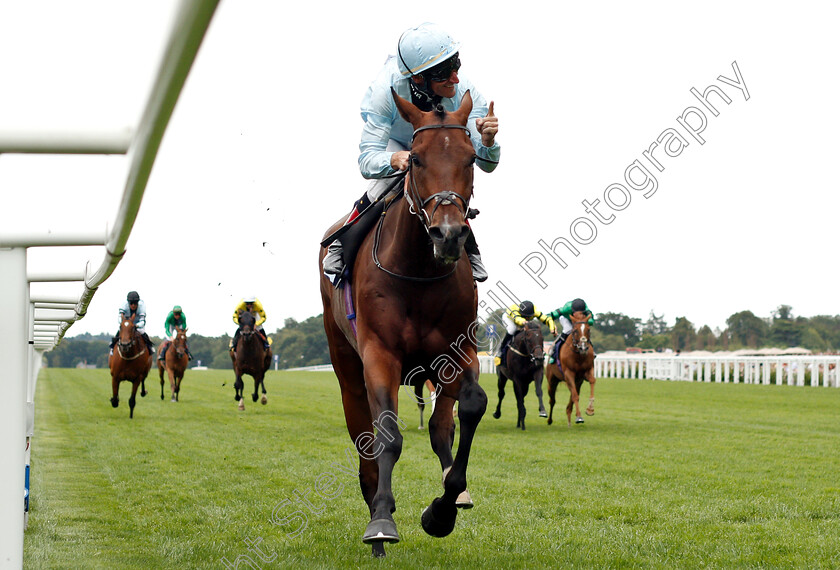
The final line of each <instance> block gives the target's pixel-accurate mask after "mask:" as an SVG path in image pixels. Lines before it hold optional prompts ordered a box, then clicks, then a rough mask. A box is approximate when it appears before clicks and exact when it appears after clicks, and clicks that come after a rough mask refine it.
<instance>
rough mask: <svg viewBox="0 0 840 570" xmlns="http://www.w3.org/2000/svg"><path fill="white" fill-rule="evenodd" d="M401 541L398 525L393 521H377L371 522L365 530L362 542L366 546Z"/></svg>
mask: <svg viewBox="0 0 840 570" xmlns="http://www.w3.org/2000/svg"><path fill="white" fill-rule="evenodd" d="M399 541H400V535H399V534H397V524H396V523H395V522H394V521H393V520H391V519H376V520H375V521H370V522H369V523H368V525H367V528H366V529H365V534H364V536H362V542H364V543H365V544H372V543H376V542H399ZM383 553H384V549H383Z"/></svg>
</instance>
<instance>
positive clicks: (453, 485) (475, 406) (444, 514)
mask: <svg viewBox="0 0 840 570" xmlns="http://www.w3.org/2000/svg"><path fill="white" fill-rule="evenodd" d="M473 357H474V358H476V357H475V355H473ZM440 403H441V406H438V407H439V408H440V407H443V405H444V404H446V402H445V401H441V402H440ZM485 411H487V394H485V393H484V390H483V389H482V388H481V386H480V385H479V383H478V370H477V369H473V368H468V369H466V370H465V371H464V374H463V376H462V377H461V386H460V391H459V394H458V420H459V422H460V424H461V425H460V431H461V438H460V440H459V442H458V452H457V453H456V454H455V461H454V462H453V463H452V468H451V469H450V470H449V472H448V473H446V475H445V478H444V481H443V486H444V492H443V496H442V497H438V498H437V499H435V500H434V501H432V504H431V505H429V506H428V507H427V508H426V509H425V510H424V511H423V516H422V517H421V522H422V523H423V530H425V531H426V533H427V534H430V535H431V536H438V537H442V536H446V535H448V534H449V533H450V532H452V529H453V528H455V518H456V516H457V507H458V501H459V500H460V498H461V494H462V493H463V492H464V491H466V489H467V464H468V463H469V458H470V450H471V448H472V441H473V438H474V437H475V430H476V429H477V428H478V424H479V422H480V421H481V418H482V416H484V412H485ZM470 504H471V503H470ZM463 506H469V505H463Z"/></svg>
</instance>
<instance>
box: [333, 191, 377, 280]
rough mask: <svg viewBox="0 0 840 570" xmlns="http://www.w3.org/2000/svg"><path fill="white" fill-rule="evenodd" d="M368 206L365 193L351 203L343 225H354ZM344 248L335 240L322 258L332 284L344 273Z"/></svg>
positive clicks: (368, 201) (368, 200) (338, 240)
mask: <svg viewBox="0 0 840 570" xmlns="http://www.w3.org/2000/svg"><path fill="white" fill-rule="evenodd" d="M368 206H370V199H368V195H367V191H366V192H365V193H364V194H362V197H361V198H359V199H358V200H356V201H355V202H354V203H353V210H352V211H351V212H350V215H349V216H347V221H345V222H344V225H345V226H346V225H349V224H354V223H356V220H358V219H359V215H360V214H361V213H362V212H364V211H365V210H366V209H367V207H368ZM343 251H344V248H343V246H342V243H341V241H340V239H337V240H335V241H334V242H332V243H331V244H330V245H329V246H328V247H327V255H326V256H324V261H323V263H322V265H323V268H324V273H325V274H326V275H327V276H328V277H330V278H331V279H333V284H334V285H335V284H337V282H338V279H339V278H340V277H341V274H342V273H343V271H344V256H343Z"/></svg>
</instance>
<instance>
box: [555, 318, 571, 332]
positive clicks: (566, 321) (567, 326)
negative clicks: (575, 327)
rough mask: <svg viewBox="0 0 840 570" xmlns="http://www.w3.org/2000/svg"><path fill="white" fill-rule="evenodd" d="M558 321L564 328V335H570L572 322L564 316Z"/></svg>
mask: <svg viewBox="0 0 840 570" xmlns="http://www.w3.org/2000/svg"><path fill="white" fill-rule="evenodd" d="M557 320H558V321H560V326H561V327H563V334H569V333H570V332H572V321H570V320H569V319H567V318H566V317H564V316H563V315H560V318H559V319H557Z"/></svg>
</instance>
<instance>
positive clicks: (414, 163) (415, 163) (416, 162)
mask: <svg viewBox="0 0 840 570" xmlns="http://www.w3.org/2000/svg"><path fill="white" fill-rule="evenodd" d="M411 165H412V166H423V165H422V164H421V163H420V159H419V158H418V157H417V155H416V154H412V155H411Z"/></svg>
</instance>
